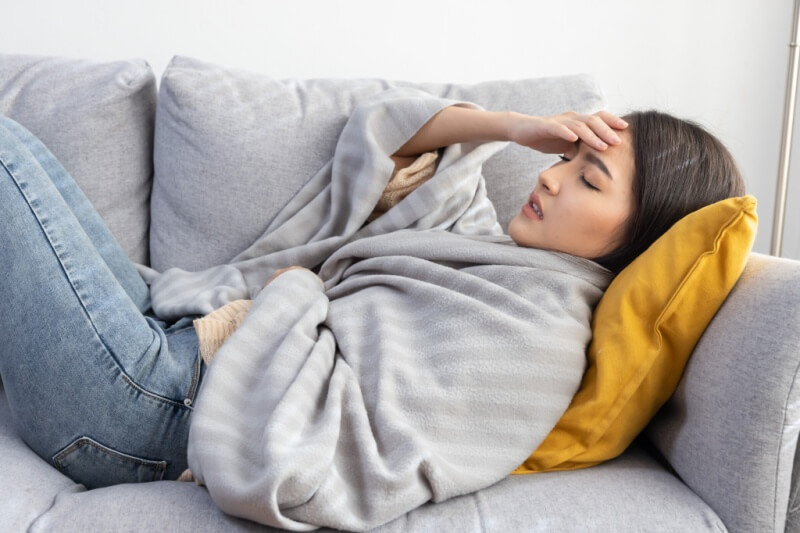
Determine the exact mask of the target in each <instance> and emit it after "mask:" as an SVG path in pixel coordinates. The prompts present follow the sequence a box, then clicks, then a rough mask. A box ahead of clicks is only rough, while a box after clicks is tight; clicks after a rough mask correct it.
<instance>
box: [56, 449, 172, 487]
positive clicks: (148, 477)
mask: <svg viewBox="0 0 800 533" xmlns="http://www.w3.org/2000/svg"><path fill="white" fill-rule="evenodd" d="M53 463H54V464H55V466H56V468H58V470H59V471H60V472H62V473H63V474H65V475H66V476H68V477H69V478H70V479H72V480H73V481H75V482H77V483H82V484H83V485H84V486H86V488H87V489H94V488H99V487H106V486H108V485H116V484H119V483H142V482H145V481H160V480H161V479H163V478H164V473H165V472H166V470H167V462H166V461H153V460H150V459H142V458H141V457H136V456H133V455H129V454H127V453H122V452H119V451H117V450H114V449H112V448H109V447H108V446H104V445H103V444H100V443H99V442H97V441H95V440H93V439H90V438H89V437H80V438H79V439H77V440H75V441H73V442H72V443H70V444H68V445H67V446H66V447H65V448H63V449H62V450H61V451H59V452H58V453H56V454H55V455H54V456H53Z"/></svg>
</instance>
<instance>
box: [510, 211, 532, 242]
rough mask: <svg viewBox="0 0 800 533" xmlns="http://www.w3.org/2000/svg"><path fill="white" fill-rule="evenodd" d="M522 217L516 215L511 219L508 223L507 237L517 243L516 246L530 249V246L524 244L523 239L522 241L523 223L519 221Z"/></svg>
mask: <svg viewBox="0 0 800 533" xmlns="http://www.w3.org/2000/svg"><path fill="white" fill-rule="evenodd" d="M522 216H524V215H523V214H522V213H517V215H516V216H515V217H514V218H512V219H511V222H509V223H508V236H509V237H511V240H512V241H514V242H515V243H517V245H518V246H527V247H530V245H528V244H525V242H524V239H522V237H523V236H524V235H525V233H524V231H525V229H524V227H525V225H524V223H523V221H522V220H520V217H522Z"/></svg>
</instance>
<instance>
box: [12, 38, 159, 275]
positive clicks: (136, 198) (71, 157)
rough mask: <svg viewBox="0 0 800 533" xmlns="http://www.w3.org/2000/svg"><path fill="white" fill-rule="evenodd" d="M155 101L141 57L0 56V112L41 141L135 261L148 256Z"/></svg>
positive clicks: (152, 80) (151, 78) (149, 74)
mask: <svg viewBox="0 0 800 533" xmlns="http://www.w3.org/2000/svg"><path fill="white" fill-rule="evenodd" d="M155 106H156V82H155V77H154V75H153V72H152V71H151V69H150V67H149V65H147V63H145V62H144V61H142V60H130V61H117V62H111V63H98V62H92V61H82V60H75V59H61V58H53V57H39V56H27V55H12V54H0V114H3V115H6V116H9V117H11V118H13V119H14V120H16V121H17V122H19V123H20V124H22V125H23V126H25V127H26V128H27V129H29V130H30V131H31V132H33V134H34V135H36V136H37V137H39V138H40V139H41V140H42V141H43V142H44V143H45V145H46V146H47V147H48V148H49V149H50V151H51V152H53V154H55V156H56V157H57V158H58V160H59V161H60V162H61V163H62V164H63V165H64V167H65V168H66V169H67V171H68V172H69V173H70V174H71V175H72V177H73V178H75V181H76V182H77V183H78V185H79V186H80V187H81V189H83V191H84V192H85V193H86V196H87V197H88V198H89V200H90V201H91V202H92V204H93V205H94V206H95V208H96V209H97V210H98V212H100V214H101V216H102V217H103V218H104V219H105V221H106V223H107V224H108V226H109V228H110V229H111V232H112V233H113V234H114V236H115V237H116V239H117V240H118V241H119V243H120V245H121V246H122V248H123V249H124V250H125V252H127V254H128V256H129V257H130V258H131V259H132V260H133V261H135V262H139V263H147V262H148V260H149V242H148V231H149V222H150V189H151V183H152V176H153V163H152V161H153V128H154V120H155V119H154V115H155Z"/></svg>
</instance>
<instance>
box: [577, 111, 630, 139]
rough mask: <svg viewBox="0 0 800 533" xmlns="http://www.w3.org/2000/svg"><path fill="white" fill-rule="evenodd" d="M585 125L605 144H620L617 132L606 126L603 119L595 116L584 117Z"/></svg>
mask: <svg viewBox="0 0 800 533" xmlns="http://www.w3.org/2000/svg"><path fill="white" fill-rule="evenodd" d="M586 124H587V125H588V126H589V127H590V128H592V131H593V132H594V133H595V135H597V136H598V137H600V139H602V140H603V141H605V142H606V143H608V144H611V145H614V144H619V143H621V142H622V139H620V138H619V135H617V132H616V131H614V130H613V129H612V128H611V126H609V125H608V123H606V121H605V120H604V119H603V117H601V116H599V115H596V114H595V115H592V116H589V117H586Z"/></svg>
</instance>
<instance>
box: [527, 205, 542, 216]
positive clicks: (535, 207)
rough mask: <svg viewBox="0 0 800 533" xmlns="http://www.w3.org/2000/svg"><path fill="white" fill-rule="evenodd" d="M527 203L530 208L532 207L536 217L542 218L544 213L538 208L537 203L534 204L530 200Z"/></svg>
mask: <svg viewBox="0 0 800 533" xmlns="http://www.w3.org/2000/svg"><path fill="white" fill-rule="evenodd" d="M528 205H529V206H531V209H533V212H534V213H536V216H537V217H539V220H542V219H544V215H543V214H542V211H541V210H540V209H539V206H538V205H536V204H535V203H534V202H530V203H529V204H528Z"/></svg>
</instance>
